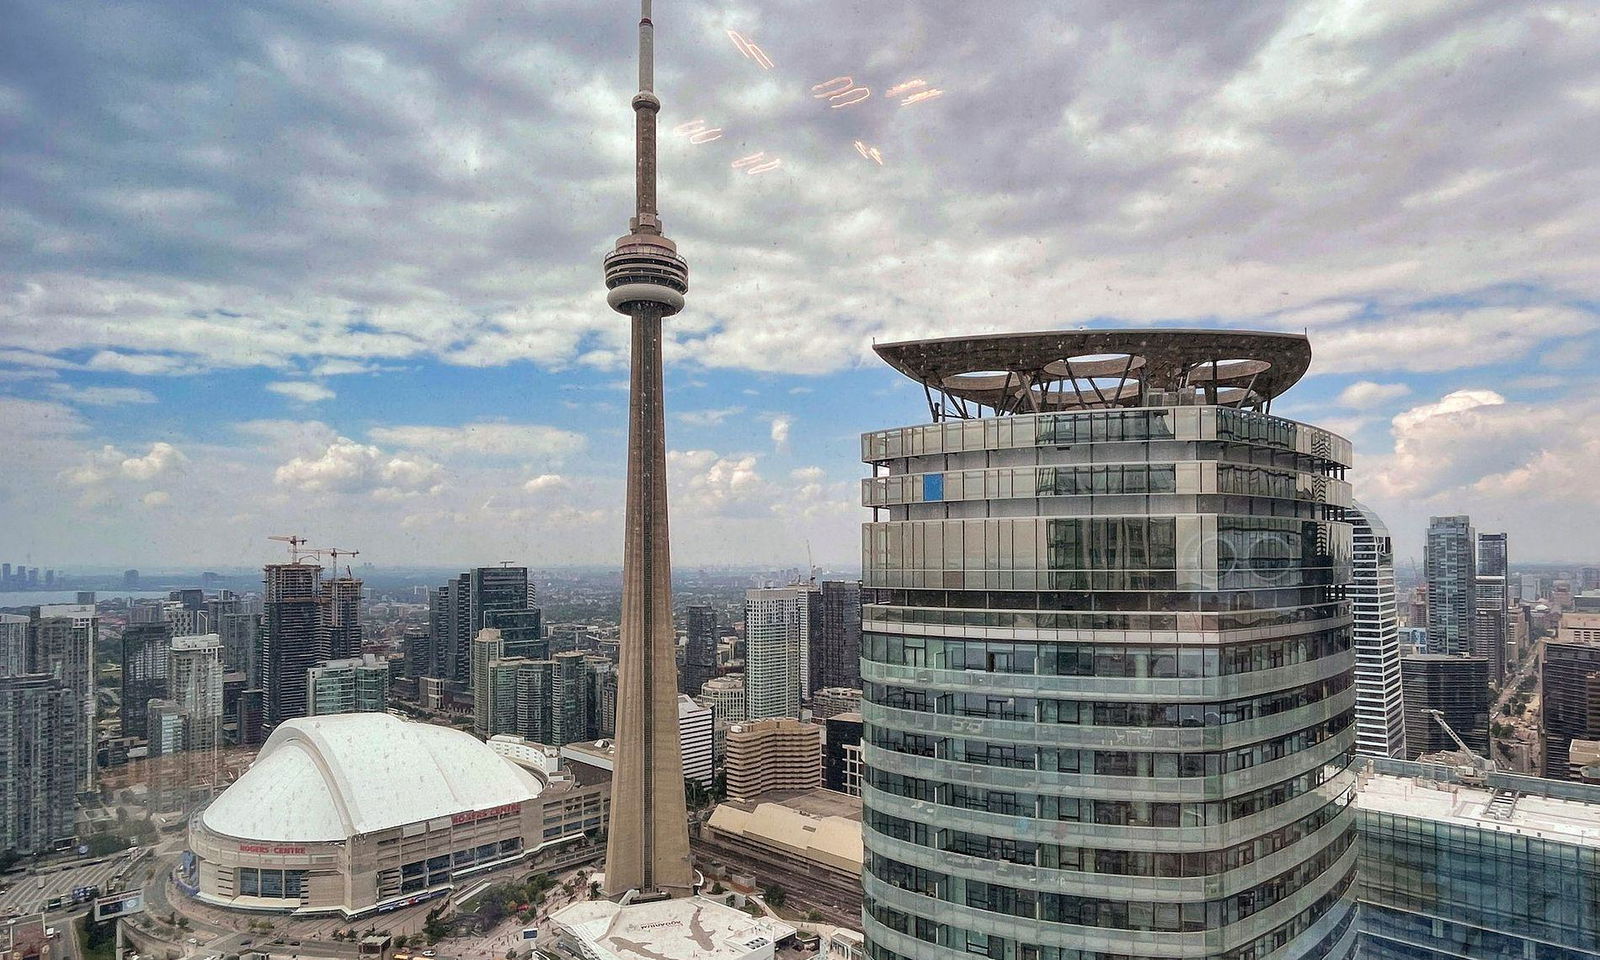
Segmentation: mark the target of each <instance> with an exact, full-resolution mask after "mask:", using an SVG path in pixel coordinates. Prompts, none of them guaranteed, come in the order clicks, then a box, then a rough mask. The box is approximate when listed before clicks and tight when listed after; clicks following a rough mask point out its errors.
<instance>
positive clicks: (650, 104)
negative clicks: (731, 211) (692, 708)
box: [605, 0, 694, 897]
mask: <svg viewBox="0 0 1600 960" xmlns="http://www.w3.org/2000/svg"><path fill="white" fill-rule="evenodd" d="M641 7H642V16H641V18H640V21H639V86H640V90H639V93H638V94H636V95H635V96H634V98H633V109H634V113H635V117H636V120H635V123H636V136H637V143H636V149H637V165H636V171H637V195H636V199H637V202H636V210H635V215H634V218H633V221H632V223H631V224H630V233H629V235H628V236H625V237H623V238H621V239H620V240H618V241H617V248H616V250H615V251H613V252H612V253H611V254H610V255H609V256H607V257H606V287H607V288H608V289H609V291H610V293H609V294H608V295H607V298H606V299H607V302H608V303H610V305H611V306H612V308H613V309H615V310H617V311H618V312H621V313H625V314H627V315H628V317H629V320H630V322H631V324H632V326H633V343H632V346H633V355H632V365H633V372H632V376H631V379H630V382H629V397H628V505H627V517H626V533H625V536H626V542H625V543H624V547H623V555H622V646H621V653H620V663H619V664H618V671H617V730H616V757H615V760H614V762H613V765H612V773H611V828H610V835H609V840H608V843H607V847H606V875H605V891H606V894H607V895H608V896H613V897H617V896H622V895H623V894H626V893H627V892H628V891H630V890H637V891H639V892H640V893H641V894H645V895H668V896H685V895H688V894H689V893H692V892H693V886H694V868H693V866H692V865H691V863H690V861H689V827H688V817H687V812H686V810H685V807H684V797H683V754H682V745H681V743H680V740H679V736H678V666H677V659H676V650H677V634H676V632H675V631H674V630H673V627H672V560H671V556H670V551H669V549H668V531H667V444H666V429H665V407H666V402H665V397H664V391H663V387H662V381H661V323H662V320H663V319H664V318H666V317H669V316H672V315H673V314H675V313H677V312H678V311H679V310H680V309H682V307H683V294H684V292H685V291H687V290H688V286H689V268H688V265H687V264H686V263H684V261H683V259H682V258H680V257H679V256H678V255H677V250H676V247H675V246H674V245H673V243H672V241H670V240H668V239H667V238H666V237H665V236H662V234H661V225H660V219H659V217H658V216H657V213H656V194H655V179H656V176H655V174H656V161H655V140H656V136H655V135H656V112H657V111H658V110H660V108H661V102H660V101H659V100H657V99H656V97H655V94H654V93H653V92H652V91H651V86H652V84H653V64H652V59H653V51H652V47H653V36H652V35H653V33H654V26H653V24H652V23H651V21H650V2H649V0H642V2H641Z"/></svg>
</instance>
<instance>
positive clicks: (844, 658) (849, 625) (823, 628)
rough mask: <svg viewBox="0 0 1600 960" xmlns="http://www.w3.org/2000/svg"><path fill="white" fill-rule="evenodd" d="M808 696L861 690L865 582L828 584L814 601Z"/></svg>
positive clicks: (829, 581)
mask: <svg viewBox="0 0 1600 960" xmlns="http://www.w3.org/2000/svg"><path fill="white" fill-rule="evenodd" d="M810 643H811V654H810V656H809V658H808V659H809V663H810V668H811V681H810V684H809V685H808V688H807V693H808V694H810V695H813V696H814V695H815V694H816V692H817V691H818V690H823V689H826V688H828V687H859V686H861V581H859V580H824V581H822V583H820V584H819V585H818V590H817V592H816V593H815V594H813V595H812V597H811V639H810Z"/></svg>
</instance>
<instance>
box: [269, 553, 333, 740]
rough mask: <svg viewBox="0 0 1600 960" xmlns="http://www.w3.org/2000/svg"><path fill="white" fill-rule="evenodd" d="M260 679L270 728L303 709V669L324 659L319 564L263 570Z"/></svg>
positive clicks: (304, 711) (325, 635)
mask: <svg viewBox="0 0 1600 960" xmlns="http://www.w3.org/2000/svg"><path fill="white" fill-rule="evenodd" d="M265 574H266V578H265V581H264V582H265V585H266V589H265V591H264V593H263V597H264V602H265V608H264V609H265V611H266V612H265V613H264V614H263V616H262V630H261V682H262V688H263V692H264V693H265V694H266V725H267V727H268V728H271V727H276V726H277V725H278V724H280V723H282V722H283V721H285V720H288V719H290V718H292V717H303V716H305V715H306V714H307V712H308V709H307V705H306V671H307V670H309V669H311V668H312V667H314V666H316V665H317V664H318V663H320V662H322V661H324V660H327V659H328V652H329V641H328V628H327V624H326V623H325V622H324V619H323V610H322V600H323V593H322V567H320V566H318V565H317V564H314V563H272V564H268V565H267V567H266V570H265Z"/></svg>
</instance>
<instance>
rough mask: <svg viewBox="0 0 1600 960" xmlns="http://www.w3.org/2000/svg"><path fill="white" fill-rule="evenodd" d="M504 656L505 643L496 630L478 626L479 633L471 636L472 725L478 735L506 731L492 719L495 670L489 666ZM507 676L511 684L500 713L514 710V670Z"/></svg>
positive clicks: (494, 707)
mask: <svg viewBox="0 0 1600 960" xmlns="http://www.w3.org/2000/svg"><path fill="white" fill-rule="evenodd" d="M504 658H505V643H504V642H503V641H502V640H501V639H500V631H499V630H495V629H492V628H491V629H488V630H479V631H478V635H477V636H476V637H473V638H472V729H473V731H474V732H475V733H477V734H478V736H480V737H488V736H491V735H493V734H496V733H504V732H506V731H505V730H504V729H503V728H502V727H501V725H500V724H499V723H496V722H495V714H496V706H497V701H496V698H495V695H494V694H495V690H494V687H495V684H494V676H493V673H494V671H493V670H492V669H491V668H492V667H493V666H494V665H495V664H496V663H498V662H499V661H500V660H502V659H504ZM508 679H509V680H510V684H511V685H510V688H509V689H508V690H507V691H505V698H504V699H505V704H504V709H503V710H501V711H500V712H501V713H502V715H503V714H504V713H505V712H507V711H514V710H515V704H516V696H515V694H516V675H515V673H513V674H511V675H510V677H509V678H508Z"/></svg>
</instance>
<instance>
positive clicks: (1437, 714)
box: [1428, 710, 1495, 780]
mask: <svg viewBox="0 0 1600 960" xmlns="http://www.w3.org/2000/svg"><path fill="white" fill-rule="evenodd" d="M1428 713H1429V714H1431V715H1432V716H1433V719H1434V720H1435V721H1436V722H1437V723H1438V724H1439V726H1440V727H1443V728H1444V732H1445V733H1448V734H1449V735H1450V739H1451V740H1454V741H1455V742H1456V746H1457V747H1460V748H1461V752H1462V753H1464V754H1466V755H1467V757H1468V758H1469V759H1470V760H1471V766H1470V767H1464V768H1462V770H1461V773H1463V774H1467V773H1471V774H1472V775H1473V776H1474V777H1475V778H1477V779H1479V780H1481V779H1482V778H1483V776H1484V775H1486V774H1490V773H1493V772H1494V769H1495V766H1494V761H1493V760H1490V759H1489V758H1487V757H1480V756H1478V754H1477V753H1475V752H1474V751H1473V749H1472V748H1471V747H1469V746H1467V742H1466V741H1465V740H1463V739H1461V736H1460V735H1459V734H1457V733H1456V732H1455V730H1454V729H1453V728H1452V727H1451V726H1450V724H1449V723H1448V722H1447V721H1446V720H1445V718H1444V711H1443V710H1429V711H1428Z"/></svg>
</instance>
